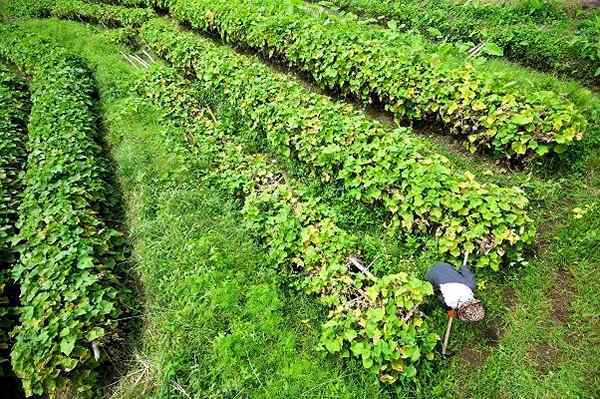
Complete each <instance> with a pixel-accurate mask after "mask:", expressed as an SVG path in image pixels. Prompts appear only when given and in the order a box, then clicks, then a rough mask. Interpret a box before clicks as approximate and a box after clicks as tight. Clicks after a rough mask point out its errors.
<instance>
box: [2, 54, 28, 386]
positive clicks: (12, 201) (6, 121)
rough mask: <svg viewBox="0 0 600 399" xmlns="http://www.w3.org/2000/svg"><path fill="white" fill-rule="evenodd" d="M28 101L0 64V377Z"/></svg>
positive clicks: (9, 321)
mask: <svg viewBox="0 0 600 399" xmlns="http://www.w3.org/2000/svg"><path fill="white" fill-rule="evenodd" d="M28 116H29V98H28V93H27V88H26V87H25V84H24V82H22V81H21V80H19V79H18V78H17V77H16V76H15V75H14V74H12V73H11V72H9V71H8V69H6V68H4V66H2V65H0V377H2V376H4V375H7V374H10V364H9V358H8V351H9V348H10V346H9V343H10V339H9V332H10V330H11V329H12V327H13V326H14V319H15V318H16V317H15V308H14V307H13V305H14V302H15V300H14V299H15V298H14V297H13V295H12V293H11V292H10V290H9V286H10V271H11V268H12V266H13V264H14V263H15V262H16V260H17V254H16V253H15V252H16V251H15V250H14V248H13V244H12V240H13V238H14V237H15V235H16V234H17V228H16V223H17V218H18V214H17V209H18V207H19V203H20V200H21V194H22V189H23V187H22V175H23V165H24V162H25V158H26V157H27V152H26V150H25V137H26V136H25V125H26V124H27V117H28Z"/></svg>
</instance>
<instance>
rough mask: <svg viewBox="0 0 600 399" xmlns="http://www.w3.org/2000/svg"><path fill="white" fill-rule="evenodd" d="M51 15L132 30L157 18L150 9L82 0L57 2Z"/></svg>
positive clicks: (58, 0) (59, 0)
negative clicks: (130, 28)
mask: <svg viewBox="0 0 600 399" xmlns="http://www.w3.org/2000/svg"><path fill="white" fill-rule="evenodd" d="M50 13H51V14H52V15H53V16H55V17H58V18H68V19H82V20H84V21H89V22H94V23H99V24H102V25H106V26H110V27H114V26H126V27H132V28H135V27H138V26H140V25H141V24H143V23H144V22H146V21H147V20H149V19H151V18H154V17H156V13H155V12H154V11H152V10H151V9H148V8H128V7H121V6H116V5H107V4H93V3H86V2H84V1H80V0H56V1H55V4H54V5H53V7H52V8H51V10H50Z"/></svg>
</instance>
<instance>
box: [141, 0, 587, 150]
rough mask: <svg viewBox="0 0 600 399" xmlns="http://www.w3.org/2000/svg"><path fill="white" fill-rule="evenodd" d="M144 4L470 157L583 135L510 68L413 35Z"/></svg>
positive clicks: (301, 12)
mask: <svg viewBox="0 0 600 399" xmlns="http://www.w3.org/2000/svg"><path fill="white" fill-rule="evenodd" d="M148 1H149V3H151V4H153V5H155V6H158V7H166V8H167V9H168V10H169V12H170V14H171V16H172V17H173V18H175V19H176V20H178V21H179V22H182V23H186V24H189V25H191V26H192V27H193V28H195V29H199V30H202V31H206V32H210V33H214V34H218V35H219V36H221V37H222V38H223V39H224V40H225V41H227V42H229V43H233V44H235V45H238V46H243V47H249V48H252V49H255V50H257V51H259V52H261V53H262V54H264V55H265V56H268V57H271V58H277V59H281V60H282V61H284V62H286V63H288V64H290V65H292V66H294V67H296V68H298V69H300V70H302V71H305V72H307V73H309V74H310V75H312V77H313V78H314V80H315V81H316V82H317V83H318V84H319V85H320V86H321V87H323V88H327V89H337V90H340V91H341V92H343V93H345V94H348V95H351V96H353V97H357V98H360V99H362V100H363V101H365V102H369V101H373V100H376V101H380V102H381V103H383V104H384V105H385V108H386V109H387V110H388V111H390V112H392V113H393V115H394V116H395V117H396V119H397V120H399V121H405V120H409V121H413V122H416V121H426V122H436V123H441V124H442V125H443V126H444V129H445V131H446V132H447V133H448V134H452V135H457V136H459V137H461V138H464V143H465V146H466V147H467V148H468V149H469V150H471V151H475V150H477V149H484V150H490V151H492V152H494V153H495V154H497V155H499V156H505V157H510V158H523V157H530V156H531V157H534V156H543V155H545V154H548V153H551V152H556V153H561V152H563V151H565V149H566V148H567V147H568V146H569V145H570V144H571V143H572V142H573V141H575V140H579V139H580V138H581V137H582V135H583V132H584V131H585V129H586V121H585V119H584V117H583V116H582V114H581V112H580V110H578V109H577V107H576V106H575V105H574V104H573V103H572V102H571V101H569V100H568V99H566V98H565V97H564V96H563V95H562V94H558V93H556V92H554V91H548V90H544V89H542V88H540V87H537V86H535V85H534V84H533V83H532V82H531V81H529V80H528V79H526V78H521V77H520V75H521V74H522V70H521V69H519V68H518V67H514V68H509V69H508V70H502V71H496V70H495V69H494V68H491V67H489V65H487V64H486V63H485V62H484V61H477V62H476V63H471V62H469V61H465V57H464V56H463V55H461V56H457V55H456V54H455V53H454V52H453V51H450V50H449V49H447V48H446V49H445V48H444V47H440V46H434V45H432V44H431V43H427V42H426V41H424V40H423V39H421V38H419V37H418V36H415V35H410V34H400V33H398V32H392V31H386V30H384V29H379V28H377V27H374V26H370V25H368V24H361V23H359V22H357V21H355V20H354V19H352V18H346V17H339V16H335V15H330V14H325V13H316V12H307V6H299V5H295V4H289V3H288V2H281V1H278V0H261V1H258V0H251V1H242V0H231V1H230V0H169V1H155V0H148ZM308 11H310V10H308ZM313 11H314V10H313Z"/></svg>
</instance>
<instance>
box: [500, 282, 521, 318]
mask: <svg viewBox="0 0 600 399" xmlns="http://www.w3.org/2000/svg"><path fill="white" fill-rule="evenodd" d="M502 298H504V306H505V307H506V308H507V311H508V312H509V313H512V312H514V311H515V309H516V308H517V296H516V295H515V290H514V289H513V288H511V287H505V288H504V289H503V290H502Z"/></svg>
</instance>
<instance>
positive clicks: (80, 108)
mask: <svg viewBox="0 0 600 399" xmlns="http://www.w3.org/2000/svg"><path fill="white" fill-rule="evenodd" d="M0 56H1V57H3V58H5V59H7V60H9V61H11V62H13V63H15V64H16V65H17V66H18V67H19V68H21V69H22V70H23V71H24V72H25V73H26V74H27V75H29V76H30V77H31V88H30V89H31V93H32V94H31V95H32V106H31V117H30V120H29V125H28V134H29V135H28V141H27V148H28V150H29V155H28V158H27V162H26V169H27V172H26V173H25V175H24V177H23V180H22V182H23V185H24V187H25V189H24V192H23V197H22V202H21V205H20V207H19V222H18V225H17V227H18V228H19V234H18V235H17V237H16V238H15V240H14V242H15V244H16V249H17V250H18V252H19V254H20V258H19V262H18V263H17V264H15V265H14V267H13V270H12V277H13V278H14V279H15V281H16V282H17V283H18V284H19V287H20V298H19V299H20V310H19V324H18V325H17V327H16V328H15V330H14V332H13V335H14V339H15V342H14V346H13V348H12V352H11V361H12V366H13V370H14V372H15V374H16V375H17V376H18V377H19V378H21V380H22V382H23V388H24V390H25V393H26V395H27V396H32V395H47V396H48V397H51V398H54V397H55V396H56V395H57V393H58V392H59V391H63V392H64V391H65V390H70V391H71V392H72V394H73V395H75V396H77V397H78V398H83V397H89V396H92V389H93V385H94V382H95V372H94V369H95V368H96V367H97V366H98V365H99V364H100V362H99V359H96V356H95V354H96V355H99V354H100V350H99V348H100V347H101V345H102V344H103V342H105V341H106V340H107V339H109V338H110V336H111V335H112V334H114V331H115V327H116V324H117V323H116V318H117V317H118V315H119V314H120V311H121V310H120V306H119V305H118V299H117V296H118V294H121V297H120V298H119V300H120V301H124V300H125V298H126V296H124V295H123V293H124V292H125V291H124V290H122V287H120V283H119V281H118V278H117V275H116V274H115V271H116V268H117V265H118V264H119V263H120V262H121V261H123V259H124V253H123V237H122V234H121V233H120V232H118V231H117V230H116V229H115V228H114V227H113V226H111V225H109V224H107V223H106V222H105V221H104V220H103V216H108V213H107V212H108V209H109V208H110V203H109V199H108V196H107V186H106V177H107V171H106V170H105V169H104V167H105V165H104V163H103V161H102V156H101V147H100V146H99V144H98V141H97V140H98V139H99V137H98V133H97V130H96V125H97V120H96V116H95V114H94V100H93V98H94V91H95V85H94V80H93V78H92V76H91V73H90V71H89V70H88V68H87V66H86V65H85V63H83V62H82V61H81V60H80V59H79V58H77V57H74V56H72V55H70V54H68V53H66V52H65V51H64V50H62V49H60V48H57V47H55V46H54V45H52V44H51V43H49V42H46V41H44V40H42V39H41V38H39V37H37V36H36V35H34V34H30V33H28V32H27V31H25V30H23V29H20V28H18V27H17V26H15V25H0Z"/></svg>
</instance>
